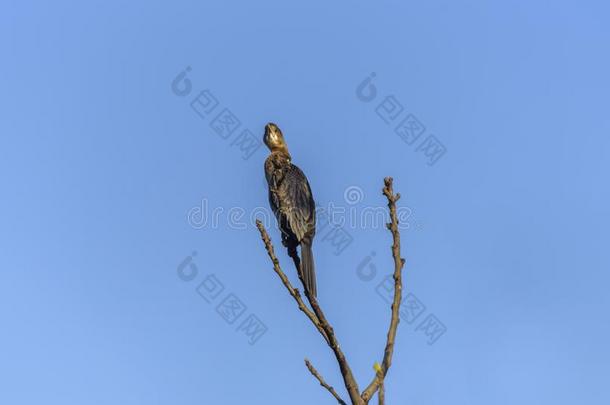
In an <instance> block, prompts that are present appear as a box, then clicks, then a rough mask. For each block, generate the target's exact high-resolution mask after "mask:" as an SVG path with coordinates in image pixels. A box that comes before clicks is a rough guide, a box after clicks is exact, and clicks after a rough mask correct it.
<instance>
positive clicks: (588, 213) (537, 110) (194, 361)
mask: <svg viewBox="0 0 610 405" xmlns="http://www.w3.org/2000/svg"><path fill="white" fill-rule="evenodd" d="M609 12H610V7H609V6H608V5H607V2H602V1H578V2H576V1H559V2H553V3H551V2H543V1H511V2H482V1H460V2H456V1H427V2H413V1H409V2H405V1H380V2H363V1H354V2H349V3H347V2H346V3H342V4H339V3H334V2H321V1H309V2H306V4H294V3H293V2H285V1H258V2H245V1H239V2H237V1H225V2H220V1H217V2H200V1H190V2H187V1H178V2H171V3H170V2H164V3H161V2H151V1H147V2H144V1H134V2H128V3H127V2H116V1H91V2H87V4H84V2H42V1H39V2H28V1H4V2H2V5H1V6H0V50H1V55H2V63H1V64H0V86H1V87H0V89H1V93H0V94H1V95H0V111H1V117H2V118H1V119H0V151H1V153H2V159H0V185H1V190H2V198H1V205H0V207H1V209H0V229H1V230H2V231H1V233H0V268H1V271H0V320H1V321H2V328H1V333H0V403H5V404H41V403H45V404H148V405H150V404H185V405H186V404H198V405H200V404H241V403H264V404H287V403H289V404H312V403H315V404H326V403H328V404H332V403H333V400H332V398H331V397H330V396H329V394H328V393H327V392H325V391H323V390H322V389H321V388H320V387H319V386H318V384H317V383H316V382H315V381H314V379H313V378H312V377H311V376H310V375H309V373H308V372H307V370H306V368H305V366H304V365H303V359H304V358H305V357H308V358H310V359H311V360H312V362H313V363H314V365H315V366H316V367H317V368H318V369H319V370H320V372H321V373H322V374H323V375H324V376H325V378H326V380H327V381H328V382H329V383H331V384H333V385H335V386H336V387H337V388H338V389H339V391H340V392H341V393H342V394H343V395H344V397H347V396H346V395H345V394H344V389H343V387H342V384H341V379H340V375H339V372H338V369H337V367H336V364H335V361H334V360H333V356H332V353H331V352H330V350H329V349H328V348H327V347H326V346H325V345H324V344H323V342H322V339H321V338H320V336H319V335H318V334H317V332H316V331H315V330H314V329H313V328H312V326H311V325H310V324H309V323H308V322H307V320H306V319H305V318H304V317H303V316H302V314H300V313H299V312H298V311H297V309H296V306H295V304H294V302H293V301H292V299H291V298H290V297H289V295H288V294H287V292H286V291H285V290H284V289H283V287H282V286H281V284H280V283H279V280H278V279H277V277H276V276H275V274H274V273H273V272H272V270H271V267H270V263H269V260H268V258H267V256H266V254H265V251H264V249H263V247H262V243H261V241H260V239H259V236H258V233H257V231H256V229H255V228H253V227H252V226H251V225H249V226H247V228H246V229H242V230H240V229H232V227H229V226H228V224H227V218H226V216H224V217H223V216H221V217H220V220H219V224H218V226H217V227H215V228H214V227H212V226H210V225H207V226H204V227H203V228H202V229H196V228H195V227H193V226H191V225H190V224H189V222H188V221H187V214H188V213H189V211H190V210H191V209H193V207H197V206H201V204H202V201H204V200H205V201H207V202H208V204H209V207H210V209H211V208H213V207H223V208H224V209H225V213H226V210H228V209H229V208H231V207H242V208H243V209H244V210H245V211H246V212H248V213H250V212H251V211H252V210H253V209H254V208H256V207H260V206H262V207H266V206H267V199H266V191H265V188H264V187H263V180H262V179H263V172H262V163H263V160H264V158H265V155H266V153H265V152H264V151H263V150H262V149H260V150H258V151H257V152H256V153H254V154H253V155H252V156H251V157H250V158H249V159H247V160H244V159H243V158H242V152H241V151H240V150H239V148H237V147H236V145H235V144H234V145H231V143H232V142H234V140H235V139H236V137H237V136H238V133H239V132H240V131H241V130H242V129H245V128H247V129H249V130H251V131H252V133H253V134H255V135H256V136H257V137H260V136H262V130H263V126H264V124H265V123H266V122H267V121H275V122H277V123H278V124H279V125H280V126H281V127H282V128H283V130H284V133H285V135H286V137H287V140H288V142H289V145H290V148H291V151H292V153H293V156H294V161H295V162H296V163H297V164H298V165H299V166H301V167H302V168H303V170H304V171H305V172H306V173H307V175H308V176H309V178H310V181H311V184H312V187H313V189H314V193H315V196H316V199H317V201H318V203H320V204H322V205H324V204H328V203H329V202H335V203H336V204H343V205H345V203H344V193H345V190H346V189H347V188H348V187H358V189H357V190H362V194H360V195H359V197H361V198H359V201H358V204H354V205H353V206H351V207H354V208H355V209H358V210H360V209H363V208H364V207H366V206H373V207H374V206H383V204H384V199H383V197H382V196H381V194H380V189H381V186H382V179H383V177H384V176H387V175H392V176H394V177H395V187H396V189H397V191H400V192H401V193H402V195H403V199H402V200H401V202H400V204H401V205H402V206H407V207H409V208H410V209H411V210H412V211H411V212H412V214H411V217H410V218H409V224H410V227H409V229H407V230H404V231H403V241H404V245H403V246H404V255H405V257H406V258H407V266H406V268H405V285H406V287H405V288H406V290H407V291H408V292H411V293H413V294H414V295H415V296H417V297H418V298H419V300H420V301H421V302H422V303H423V304H424V305H425V307H426V310H425V312H424V313H423V314H422V315H421V316H420V317H419V318H418V319H416V320H415V321H414V322H413V323H412V324H410V325H409V324H407V323H406V322H403V323H402V324H401V326H400V329H399V331H398V338H397V347H396V352H395V357H394V366H393V368H392V369H391V372H390V374H389V376H388V379H387V398H388V403H391V404H405V405H406V404H426V405H433V404H442V405H445V404H452V405H459V404H464V405H466V404H468V405H476V404H486V405H487V404H499V405H500V404H520V405H524V404H553V405H560V404H573V403H587V404H607V403H610V394H608V387H607V385H608V376H609V375H610V371H609V366H608V364H609V363H610V350H609V349H608V341H609V338H610V322H609V318H608V312H609V311H608V310H609V309H610V299H609V298H608V293H607V290H608V287H607V285H608V283H609V282H610V276H609V275H608V270H609V269H610V260H609V253H608V235H607V231H608V225H609V214H610V212H609V211H610V209H609V207H610V205H609V204H608V203H609V197H610V195H609V194H610V193H609V191H608V180H607V178H608V173H609V172H610V171H609V170H610V164H609V163H608V160H609V159H608V156H609V152H610V141H609V138H608V133H609V131H610V118H609V117H610V115H609V114H608V105H609V101H610V100H609V94H610V78H609V75H608V72H610V57H609V55H610V52H609V44H610V27H609V26H608V16H609ZM187 66H190V68H191V71H190V72H189V74H188V79H189V80H190V83H191V86H192V88H191V92H190V93H189V94H188V95H185V96H178V95H176V94H175V93H174V92H173V91H172V81H173V80H174V78H175V77H176V76H177V75H178V74H179V73H180V72H182V71H183V70H184V69H185V68H186V67H187ZM371 72H375V74H376V77H375V79H374V82H373V85H374V86H375V88H376V89H377V96H376V99H375V100H373V101H371V102H363V101H361V100H360V99H359V98H357V96H356V88H357V86H358V85H359V84H360V83H361V82H362V81H363V79H365V78H366V77H367V76H368V75H369V74H370V73H371ZM183 84H184V83H183ZM204 89H208V90H209V91H210V92H211V93H212V94H213V95H214V96H215V97H216V98H217V99H218V102H219V106H218V107H217V109H216V110H215V111H214V112H213V114H212V115H210V116H208V117H205V118H201V117H200V116H198V115H197V114H196V113H195V112H194V111H193V110H192V109H191V107H190V102H191V101H192V100H193V99H194V98H195V97H196V96H197V95H198V94H199V92H200V91H202V90H204ZM387 96H394V99H395V100H397V101H398V102H400V103H401V105H402V106H403V107H404V112H403V113H402V115H401V116H400V118H398V119H399V120H401V119H402V118H403V117H405V116H406V115H407V114H413V115H414V116H415V117H417V119H418V120H419V121H420V122H421V123H422V125H424V126H425V128H426V131H425V133H424V134H423V135H422V136H421V138H420V139H419V140H418V141H417V142H416V143H414V144H413V145H408V144H407V143H405V142H404V141H403V140H402V139H401V138H400V137H399V136H398V135H397V134H396V133H395V132H394V128H395V127H396V124H397V123H398V121H395V122H393V123H388V124H386V123H385V122H384V121H383V120H382V119H381V118H380V116H379V115H378V114H377V112H376V108H377V106H378V105H379V104H380V103H381V102H382V101H383V100H384V99H385V98H386V97H387ZM221 108H228V109H230V111H232V112H233V114H234V115H235V116H236V117H238V119H239V120H240V122H241V126H240V128H239V130H238V131H237V132H236V133H235V134H232V135H231V138H230V139H229V140H224V139H222V138H221V137H220V136H219V135H218V134H217V133H216V132H215V131H214V129H212V128H211V127H210V123H211V121H212V120H213V119H214V116H215V115H216V114H217V113H218V112H220V109H221ZM428 135H435V136H436V139H438V140H439V141H440V142H442V144H443V145H444V147H445V148H446V153H445V154H444V155H443V156H442V157H441V158H440V159H439V160H438V161H437V162H436V163H435V164H434V165H432V166H430V165H428V162H429V159H428V158H427V157H426V156H425V154H424V153H423V151H421V150H419V151H418V150H417V149H418V145H419V144H420V142H422V141H423V140H424V138H426V137H427V136H428ZM259 139H260V138H259ZM223 218H224V219H223ZM233 228H234V227H233ZM347 231H348V233H349V234H350V236H351V237H352V238H353V242H352V243H351V244H350V245H349V246H348V247H347V248H346V249H345V250H344V251H343V253H341V254H339V255H335V254H334V253H335V248H334V247H333V246H332V244H331V243H329V242H328V241H322V239H323V235H322V234H320V235H319V236H318V241H317V242H316V244H315V246H314V248H315V254H316V261H317V270H318V291H319V298H320V301H321V303H322V305H323V306H324V308H325V309H326V312H327V316H328V318H329V319H330V320H331V322H332V323H333V324H334V326H335V329H336V332H337V334H338V337H339V339H340V342H341V344H342V347H343V349H344V351H345V353H346V354H347V356H348V358H349V360H350V361H351V364H352V366H353V369H354V372H355V375H356V377H357V379H358V381H359V382H360V385H361V386H364V385H366V384H368V382H369V381H370V379H371V378H372V377H373V373H374V372H373V369H372V366H373V363H374V362H375V361H379V360H380V359H381V356H382V352H383V344H384V339H385V334H386V329H387V324H388V319H389V306H388V305H387V304H385V303H384V301H383V299H382V298H381V297H380V296H379V295H378V294H377V292H376V287H377V286H378V285H379V283H380V282H381V281H382V280H383V278H384V276H385V275H386V274H388V273H389V272H391V269H392V262H391V257H390V254H389V252H390V251H389V246H390V242H391V241H390V235H389V233H388V232H387V231H386V230H384V229H370V227H367V228H366V229H361V228H358V229H348V230H347ZM270 233H271V236H272V237H273V239H274V241H276V247H277V248H278V254H279V257H280V260H281V262H282V264H283V265H284V269H285V270H286V272H287V273H288V274H289V275H290V277H291V278H292V280H294V281H297V280H296V278H295V277H294V270H293V269H292V267H291V266H290V262H289V261H288V260H287V257H286V255H285V253H284V252H283V250H281V249H280V248H281V247H280V246H279V242H278V241H279V234H278V232H277V231H276V230H273V229H271V230H270ZM193 251H196V252H197V255H196V256H195V257H194V258H193V262H192V264H194V265H195V266H196V269H197V274H196V276H197V277H196V278H195V279H194V280H193V281H183V280H181V279H180V278H179V277H178V275H177V268H178V266H179V264H180V263H182V262H183V261H184V260H185V258H187V257H188V256H189V255H191V253H192V252H193ZM371 252H375V253H376V255H375V256H374V257H372V256H371ZM367 258H368V259H371V258H372V260H371V261H370V262H369V263H370V264H371V266H373V267H370V268H369V270H370V269H376V270H377V273H375V277H374V278H373V280H371V281H363V280H362V279H361V278H359V277H358V275H357V268H358V266H359V265H361V264H362V263H363V262H364V261H365V260H366V259H367ZM210 274H214V275H215V276H216V278H217V280H219V281H220V282H222V284H223V285H224V286H225V290H224V291H223V292H222V294H221V295H220V296H219V297H218V298H217V299H216V301H213V302H212V303H208V302H206V301H205V300H204V299H202V298H201V297H200V296H199V295H198V293H197V291H196V290H197V286H198V285H200V283H201V282H202V281H203V280H205V279H206V277H207V276H209V275H210ZM231 293H233V294H235V296H237V297H238V298H239V299H240V300H241V302H242V303H243V304H244V305H246V306H247V309H246V311H245V312H244V314H243V315H242V317H241V318H240V319H238V320H237V321H235V323H234V324H232V325H229V324H227V322H225V320H224V319H223V318H222V317H221V316H220V315H219V313H218V312H217V311H216V308H217V306H218V305H219V304H220V303H221V301H222V299H224V298H225V297H227V296H230V295H229V294H231ZM250 314H254V315H255V316H257V317H258V319H260V320H261V321H262V322H263V323H264V324H265V326H266V327H267V329H268V330H267V332H266V333H265V334H264V335H263V336H262V337H261V338H260V339H259V340H258V341H257V342H256V344H254V345H250V344H249V340H248V336H246V334H245V333H243V331H239V330H238V329H239V325H240V324H241V322H242V321H243V320H244V319H246V317H247V316H249V315H250ZM428 315H434V316H435V317H436V319H438V320H439V321H440V322H442V323H443V325H444V326H445V327H446V329H447V330H446V332H445V333H444V334H443V335H442V336H440V338H439V339H438V340H437V341H436V342H435V343H434V344H432V345H429V344H428V341H429V337H428V336H426V334H425V333H423V331H422V330H419V331H417V330H416V329H417V327H418V325H419V324H420V322H421V321H423V320H424V319H425V318H426V317H427V316H428ZM361 388H363V387H361Z"/></svg>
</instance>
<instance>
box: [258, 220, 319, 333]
mask: <svg viewBox="0 0 610 405" xmlns="http://www.w3.org/2000/svg"><path fill="white" fill-rule="evenodd" d="M256 226H257V227H258V230H259V231H260V233H261V238H262V239H263V242H264V243H265V249H267V253H268V255H269V258H270V259H271V261H272V262H273V270H275V272H276V273H277V275H278V276H279V277H280V279H281V280H282V283H283V284H284V286H285V287H286V289H287V290H288V292H289V293H290V295H292V297H293V298H294V299H295V301H296V302H297V305H298V306H299V309H300V310H301V311H302V312H303V313H304V314H305V315H307V317H308V318H309V319H310V320H311V322H312V323H313V324H314V326H315V327H316V329H318V331H319V332H320V334H321V335H322V337H324V339H325V340H326V342H327V343H329V344H330V341H329V340H328V336H327V335H326V332H325V331H324V329H323V328H322V325H320V321H319V320H318V317H317V316H316V315H315V314H314V313H313V312H311V310H310V309H309V308H307V306H306V305H305V302H304V301H303V298H301V293H299V290H297V289H296V288H294V287H293V286H292V284H290V281H289V280H288V277H286V274H284V272H283V271H282V269H281V267H280V261H279V260H278V259H277V257H276V256H275V251H274V249H273V244H272V243H271V238H270V237H269V234H268V233H267V230H265V227H264V226H263V223H262V222H261V221H259V220H257V221H256Z"/></svg>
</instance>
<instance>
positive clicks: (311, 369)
mask: <svg viewBox="0 0 610 405" xmlns="http://www.w3.org/2000/svg"><path fill="white" fill-rule="evenodd" d="M305 365H306V366H307V368H308V369H309V372H310V373H311V374H312V375H313V376H314V377H316V379H317V380H318V381H319V382H320V385H321V386H322V387H324V388H326V389H327V390H328V392H330V393H331V394H332V396H333V397H335V399H336V400H337V402H339V403H340V404H341V405H347V404H346V403H345V401H344V400H342V399H341V397H340V396H339V394H337V391H335V389H334V388H333V387H331V386H330V385H328V384H327V383H326V381H324V379H323V378H322V376H321V375H320V373H318V370H316V369H315V368H314V366H312V365H311V363H310V362H309V360H307V359H305Z"/></svg>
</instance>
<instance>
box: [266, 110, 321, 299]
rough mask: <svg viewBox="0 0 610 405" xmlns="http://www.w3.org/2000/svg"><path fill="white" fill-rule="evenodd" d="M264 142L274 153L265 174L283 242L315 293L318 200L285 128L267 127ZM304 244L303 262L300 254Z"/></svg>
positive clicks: (267, 161) (305, 280)
mask: <svg viewBox="0 0 610 405" xmlns="http://www.w3.org/2000/svg"><path fill="white" fill-rule="evenodd" d="M264 142H265V145H267V147H268V148H269V150H270V151H271V154H270V155H269V157H268V158H267V160H266V161H265V177H266V178H267V184H268V185H269V204H270V205H271V209H272V210H273V213H274V214H275V216H276V218H277V221H278V223H279V227H280V231H281V232H282V244H283V245H284V246H285V247H286V248H288V255H289V256H290V257H292V259H293V260H294V262H295V265H296V266H297V271H299V270H300V271H301V274H300V276H301V277H302V279H303V282H304V284H305V288H306V289H307V291H309V293H310V295H311V296H313V297H315V296H316V293H317V291H316V273H315V266H314V260H313V252H312V250H311V245H312V243H313V238H314V235H315V233H316V203H315V201H314V199H313V195H312V193H311V187H310V186H309V182H308V181H307V177H306V176H305V174H304V173H303V171H301V169H299V168H298V167H297V166H295V165H293V164H292V158H291V156H290V153H289V152H288V146H287V145H286V141H285V140H284V135H283V134H282V131H280V129H279V128H278V126H277V125H275V124H274V123H271V122H270V123H269V124H267V125H266V126H265V136H264ZM299 245H301V256H302V261H301V260H299V256H298V254H297V246H299Z"/></svg>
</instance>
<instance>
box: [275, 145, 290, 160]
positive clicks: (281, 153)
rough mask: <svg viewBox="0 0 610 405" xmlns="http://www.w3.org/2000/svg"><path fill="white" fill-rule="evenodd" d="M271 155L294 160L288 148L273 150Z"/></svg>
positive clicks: (282, 147)
mask: <svg viewBox="0 0 610 405" xmlns="http://www.w3.org/2000/svg"><path fill="white" fill-rule="evenodd" d="M271 154H272V155H273V156H275V157H278V158H284V159H288V160H292V157H291V156H290V152H288V148H287V147H285V146H281V147H277V148H273V149H272V150H271Z"/></svg>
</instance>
